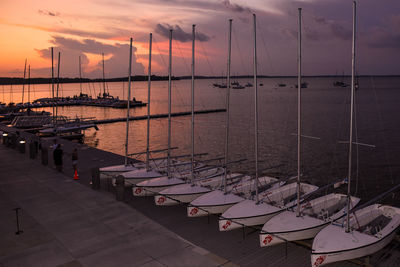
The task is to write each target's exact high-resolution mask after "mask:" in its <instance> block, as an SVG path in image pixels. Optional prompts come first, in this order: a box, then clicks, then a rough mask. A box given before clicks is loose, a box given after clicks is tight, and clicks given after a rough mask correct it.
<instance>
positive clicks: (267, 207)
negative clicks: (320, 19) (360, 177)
mask: <svg viewBox="0 0 400 267" xmlns="http://www.w3.org/2000/svg"><path fill="white" fill-rule="evenodd" d="M253 19H254V67H253V68H254V84H255V87H254V97H255V99H254V103H255V108H254V118H255V123H254V125H255V129H254V132H255V135H254V137H255V138H254V139H255V140H254V143H255V146H254V147H255V170H256V177H255V181H257V184H256V194H255V199H254V200H253V199H246V200H243V201H241V202H240V203H238V204H235V205H233V206H232V207H230V208H229V209H227V210H226V211H225V212H224V213H222V215H221V216H220V218H219V230H220V231H228V230H233V229H236V228H239V227H242V226H253V225H260V224H264V223H265V222H266V221H268V220H269V219H270V218H271V217H273V216H274V215H276V214H278V213H279V212H282V211H284V210H285V209H286V208H288V207H291V206H293V205H295V202H293V201H291V200H292V199H293V197H294V198H295V197H296V193H297V190H296V187H297V184H295V183H293V184H288V185H285V186H282V187H279V188H272V189H269V190H266V191H263V192H262V193H259V189H258V184H259V183H258V179H259V178H258V99H257V96H258V90H257V88H258V87H257V43H256V15H255V14H253ZM316 189H318V187H317V186H314V185H309V184H304V183H302V184H300V191H301V193H303V194H307V193H310V192H312V191H315V190H316Z"/></svg>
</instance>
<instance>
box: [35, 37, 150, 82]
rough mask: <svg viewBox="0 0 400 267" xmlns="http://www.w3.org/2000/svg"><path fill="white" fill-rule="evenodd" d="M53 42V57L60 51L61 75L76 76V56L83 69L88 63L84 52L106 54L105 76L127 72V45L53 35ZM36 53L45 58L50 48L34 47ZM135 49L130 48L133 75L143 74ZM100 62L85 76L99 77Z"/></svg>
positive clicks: (48, 54) (142, 67)
mask: <svg viewBox="0 0 400 267" xmlns="http://www.w3.org/2000/svg"><path fill="white" fill-rule="evenodd" d="M50 42H51V43H53V44H54V52H55V53H54V57H55V58H56V55H57V53H58V51H60V52H61V65H60V66H61V71H60V73H61V76H63V77H65V76H68V77H77V73H78V72H77V69H78V58H79V56H81V59H82V67H83V69H84V70H85V69H86V67H87V66H88V64H89V59H88V58H87V56H86V55H85V53H90V54H97V55H101V54H102V53H104V54H105V55H106V58H108V59H106V60H105V72H106V76H107V77H121V76H124V75H127V74H128V63H129V45H128V44H119V43H116V44H114V45H109V44H104V43H101V42H98V41H96V40H92V39H85V40H82V41H78V40H75V39H70V38H64V37H60V36H53V39H52V40H51V41H50ZM36 51H37V53H38V54H39V55H40V56H41V57H42V58H46V59H50V58H51V48H46V49H36ZM136 51H137V49H136V48H135V47H133V49H132V52H133V53H132V65H133V68H132V69H133V72H134V74H135V75H140V74H144V66H143V65H142V64H141V63H139V62H137V58H136V53H135V52H136ZM101 69H102V62H101V61H100V62H98V64H97V68H96V69H95V70H93V71H91V72H89V71H86V75H87V76H86V77H92V78H93V77H101V72H102V70H101Z"/></svg>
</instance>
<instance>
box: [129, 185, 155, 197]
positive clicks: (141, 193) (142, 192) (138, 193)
mask: <svg viewBox="0 0 400 267" xmlns="http://www.w3.org/2000/svg"><path fill="white" fill-rule="evenodd" d="M132 192H133V195H134V196H135V197H145V196H154V195H155V192H152V191H149V190H147V189H146V188H145V187H142V186H133V187H132Z"/></svg>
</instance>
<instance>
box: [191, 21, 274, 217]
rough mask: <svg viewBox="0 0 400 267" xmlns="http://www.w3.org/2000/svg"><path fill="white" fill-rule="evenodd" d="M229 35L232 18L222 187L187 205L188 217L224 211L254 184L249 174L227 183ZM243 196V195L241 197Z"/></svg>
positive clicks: (264, 180) (268, 179)
mask: <svg viewBox="0 0 400 267" xmlns="http://www.w3.org/2000/svg"><path fill="white" fill-rule="evenodd" d="M231 36H232V19H230V20H229V38H228V72H227V74H228V79H227V84H228V88H227V95H226V106H227V118H226V124H227V125H226V132H225V164H224V165H225V166H224V167H225V174H224V184H223V188H222V189H217V190H213V191H211V192H209V193H207V194H204V195H202V196H200V197H198V198H196V199H195V200H193V201H192V202H190V204H189V205H188V207H187V215H188V216H189V217H199V216H206V215H208V214H219V213H223V212H224V211H226V210H227V209H228V208H230V207H231V206H233V205H234V204H236V203H239V202H241V201H243V200H245V198H244V197H250V195H251V192H252V190H253V189H254V187H255V186H256V182H257V181H256V180H255V179H251V177H249V176H244V177H243V179H242V180H240V181H239V182H238V183H236V184H235V185H233V186H232V185H228V184H227V183H228V173H227V159H228V144H229V142H228V136H229V91H230V88H231V83H230V65H231V64H230V63H231ZM276 181H277V179H276V178H274V177H268V176H265V177H262V178H260V179H259V181H258V182H259V183H263V184H265V185H266V186H269V185H270V184H271V183H273V182H276ZM243 196H244V197H243Z"/></svg>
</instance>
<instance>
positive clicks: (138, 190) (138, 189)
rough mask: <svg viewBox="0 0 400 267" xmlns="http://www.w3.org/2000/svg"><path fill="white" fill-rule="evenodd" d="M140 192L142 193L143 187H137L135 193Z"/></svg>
mask: <svg viewBox="0 0 400 267" xmlns="http://www.w3.org/2000/svg"><path fill="white" fill-rule="evenodd" d="M140 193H142V188H141V187H136V189H135V194H136V195H139V194H140Z"/></svg>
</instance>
